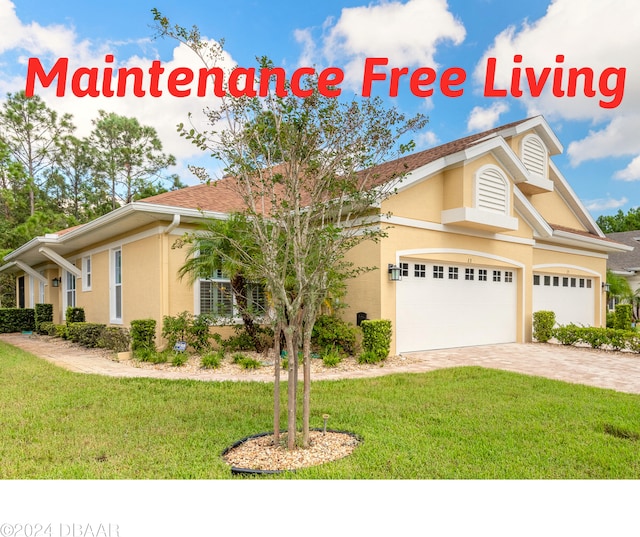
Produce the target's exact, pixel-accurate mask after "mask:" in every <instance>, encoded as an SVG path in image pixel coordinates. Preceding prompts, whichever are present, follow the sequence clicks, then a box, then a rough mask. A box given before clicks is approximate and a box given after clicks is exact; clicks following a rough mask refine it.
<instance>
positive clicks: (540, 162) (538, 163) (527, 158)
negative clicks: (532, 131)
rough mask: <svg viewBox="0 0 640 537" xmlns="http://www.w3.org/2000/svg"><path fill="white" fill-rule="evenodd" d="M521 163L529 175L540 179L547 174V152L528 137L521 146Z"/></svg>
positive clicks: (535, 140)
mask: <svg viewBox="0 0 640 537" xmlns="http://www.w3.org/2000/svg"><path fill="white" fill-rule="evenodd" d="M522 163H523V164H524V166H525V168H527V170H529V171H530V172H531V173H535V174H536V175H539V176H541V177H546V176H547V174H546V173H545V172H546V169H547V152H546V151H545V149H544V146H543V145H542V142H541V141H540V140H538V139H537V138H533V137H528V138H526V139H525V140H524V142H523V144H522Z"/></svg>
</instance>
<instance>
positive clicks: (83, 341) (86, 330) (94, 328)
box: [68, 322, 107, 348]
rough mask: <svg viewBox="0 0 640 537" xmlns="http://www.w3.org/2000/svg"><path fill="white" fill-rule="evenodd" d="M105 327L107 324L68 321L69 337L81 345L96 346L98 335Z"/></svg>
mask: <svg viewBox="0 0 640 537" xmlns="http://www.w3.org/2000/svg"><path fill="white" fill-rule="evenodd" d="M106 327H107V325H105V324H99V323H82V322H80V323H69V327H68V334H69V339H70V340H71V341H73V342H74V343H79V344H80V345H82V346H83V347H89V348H94V347H98V346H99V341H100V337H101V336H102V332H103V330H104V329H105V328H106Z"/></svg>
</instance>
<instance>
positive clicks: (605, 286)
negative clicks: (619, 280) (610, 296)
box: [602, 282, 611, 293]
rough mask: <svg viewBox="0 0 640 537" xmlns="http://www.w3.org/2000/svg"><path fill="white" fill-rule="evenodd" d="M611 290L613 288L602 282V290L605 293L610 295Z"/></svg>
mask: <svg viewBox="0 0 640 537" xmlns="http://www.w3.org/2000/svg"><path fill="white" fill-rule="evenodd" d="M610 289H611V286H610V285H609V284H608V283H607V282H602V290H603V291H604V292H605V293H608V292H609V290H610Z"/></svg>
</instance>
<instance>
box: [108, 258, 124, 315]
mask: <svg viewBox="0 0 640 537" xmlns="http://www.w3.org/2000/svg"><path fill="white" fill-rule="evenodd" d="M109 252H110V253H109V322H110V323H111V324H122V319H123V317H124V293H123V291H122V248H121V247H116V248H113V249H111V250H110V251H109ZM116 252H120V284H118V285H119V286H120V317H116V286H117V284H116V264H115V254H116Z"/></svg>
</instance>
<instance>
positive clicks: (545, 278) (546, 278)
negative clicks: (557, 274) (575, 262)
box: [544, 276, 551, 285]
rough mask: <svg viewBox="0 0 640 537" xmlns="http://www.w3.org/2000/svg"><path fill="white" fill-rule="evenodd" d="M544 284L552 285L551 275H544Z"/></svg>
mask: <svg viewBox="0 0 640 537" xmlns="http://www.w3.org/2000/svg"><path fill="white" fill-rule="evenodd" d="M544 284H545V285H551V276H545V277H544Z"/></svg>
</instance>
